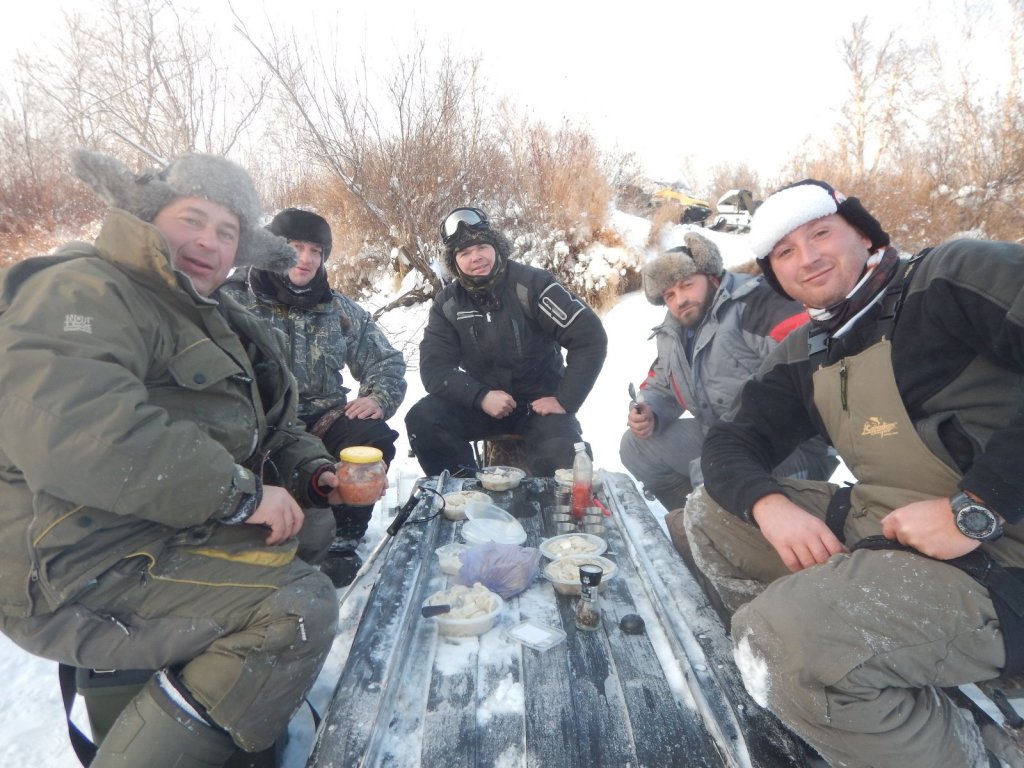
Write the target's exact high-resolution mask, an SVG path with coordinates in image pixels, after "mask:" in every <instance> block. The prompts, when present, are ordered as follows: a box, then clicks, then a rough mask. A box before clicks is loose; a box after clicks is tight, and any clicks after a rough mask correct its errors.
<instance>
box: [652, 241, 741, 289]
mask: <svg viewBox="0 0 1024 768" xmlns="http://www.w3.org/2000/svg"><path fill="white" fill-rule="evenodd" d="M683 242H684V243H685V245H677V246H675V247H672V248H669V249H668V250H664V251H662V252H661V253H659V254H658V255H657V256H655V257H654V258H652V259H650V260H649V261H648V262H647V263H646V264H644V268H643V280H644V295H646V296H647V300H648V301H649V302H651V304H654V305H655V306H662V305H664V303H665V300H664V299H662V298H661V296H662V294H663V293H665V291H667V290H668V289H669V288H671V287H672V286H673V285H675V284H676V283H677V282H678V281H680V280H685V279H686V278H688V277H690V276H691V275H695V274H697V273H698V272H701V273H703V274H705V275H710V276H711V277H720V276H721V274H722V273H723V272H724V271H725V268H724V267H723V266H722V254H721V253H720V252H719V250H718V246H717V245H715V244H714V243H713V242H712V241H711V240H709V239H708V238H706V237H704V235H702V234H700V233H698V232H693V231H689V232H687V233H686V234H685V235H683Z"/></svg>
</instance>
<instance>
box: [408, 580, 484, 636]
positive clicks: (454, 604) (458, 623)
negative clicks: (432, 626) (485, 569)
mask: <svg viewBox="0 0 1024 768" xmlns="http://www.w3.org/2000/svg"><path fill="white" fill-rule="evenodd" d="M433 605H450V606H451V610H450V611H448V612H447V613H441V614H438V615H436V616H434V619H436V621H437V629H438V631H439V632H440V633H441V634H442V635H454V636H463V637H465V636H470V635H482V634H483V633H484V632H486V631H487V630H489V629H490V628H491V627H493V626H494V622H495V620H496V619H497V618H498V614H499V613H501V606H502V605H504V601H503V600H502V599H501V597H500V596H498V595H496V594H494V593H493V592H491V591H490V590H489V589H487V588H486V587H485V586H483V585H482V584H474V585H473V586H472V587H464V586H462V585H461V584H457V585H456V586H454V587H451V588H450V589H446V590H444V591H443V592H435V593H434V594H432V595H431V596H430V597H428V598H427V599H426V600H424V601H423V606H424V607H427V606H433Z"/></svg>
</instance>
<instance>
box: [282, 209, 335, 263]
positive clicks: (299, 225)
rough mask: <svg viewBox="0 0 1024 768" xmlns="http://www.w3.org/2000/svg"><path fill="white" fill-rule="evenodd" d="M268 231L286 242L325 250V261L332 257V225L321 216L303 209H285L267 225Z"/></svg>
mask: <svg viewBox="0 0 1024 768" xmlns="http://www.w3.org/2000/svg"><path fill="white" fill-rule="evenodd" d="M267 229H268V230H269V231H271V232H273V233H274V234H275V235H277V236H279V237H283V238H284V239H285V240H295V241H297V242H300V243H315V244H316V245H319V246H320V248H321V249H322V250H323V257H324V258H323V260H324V262H326V261H327V257H328V256H330V255H331V245H332V243H333V241H332V239H331V225H330V224H328V223H327V220H326V219H325V218H324V217H323V216H320V215H319V214H316V213H313V212H312V211H304V210H302V209H301V208H285V209H284V210H283V211H281V212H280V213H278V214H277V215H276V216H275V217H274V218H273V219H272V220H271V222H270V223H269V224H268V225H267Z"/></svg>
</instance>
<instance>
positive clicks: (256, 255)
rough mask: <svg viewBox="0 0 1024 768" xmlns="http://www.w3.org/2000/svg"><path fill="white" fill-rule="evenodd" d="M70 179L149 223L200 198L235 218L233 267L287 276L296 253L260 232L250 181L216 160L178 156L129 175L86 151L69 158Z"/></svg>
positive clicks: (241, 172)
mask: <svg viewBox="0 0 1024 768" xmlns="http://www.w3.org/2000/svg"><path fill="white" fill-rule="evenodd" d="M71 160H72V164H73V166H74V171H75V175H76V176H78V178H80V179H81V180H82V181H84V182H85V183H86V184H88V185H89V186H90V187H92V189H93V190H94V191H95V192H96V193H97V194H98V195H99V196H100V197H102V198H103V199H104V200H105V201H106V202H107V203H108V204H110V205H112V206H114V207H115V208H122V209H124V210H126V211H128V213H131V214H133V215H135V216H137V217H139V218H140V219H142V220H143V221H146V222H150V223H152V221H153V219H155V218H156V215H157V214H158V213H160V211H161V209H163V208H164V207H165V206H167V205H168V204H169V203H171V202H172V201H174V200H176V199H178V198H180V197H201V198H204V199H206V200H210V201H212V202H214V203H219V204H220V205H223V206H224V207H225V208H227V209H228V210H230V211H231V212H233V213H234V214H235V215H236V216H238V222H239V230H240V231H239V238H238V253H237V254H236V255H235V266H236V267H245V266H253V267H256V268H257V269H268V270H271V271H274V272H287V271H288V270H289V269H291V268H292V267H294V266H295V264H296V263H297V261H298V259H297V258H296V255H295V249H294V248H292V247H291V246H290V245H288V242H287V241H286V240H285V239H284V238H281V237H278V236H277V235H274V234H271V233H270V232H268V231H267V230H266V229H264V228H263V227H261V226H259V219H260V214H261V212H262V209H261V208H260V204H259V199H258V197H257V195H256V187H255V186H254V185H253V183H252V178H250V176H249V174H248V173H246V171H245V170H244V169H242V167H241V166H238V165H236V164H235V163H233V162H231V161H230V160H228V159H226V158H223V157H219V156H217V155H200V154H192V155H182V156H181V157H177V158H175V159H174V160H172V161H171V162H170V163H169V164H168V165H167V166H166V167H165V168H162V169H160V170H151V171H147V172H145V173H142V174H138V175H137V174H134V173H132V172H131V171H129V170H128V168H127V166H125V165H124V164H123V163H122V162H121V161H120V160H118V159H116V158H113V157H110V156H108V155H104V154H101V153H99V152H91V151H89V150H86V149H79V150H76V151H75V152H73V153H72V155H71Z"/></svg>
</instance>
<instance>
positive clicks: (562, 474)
mask: <svg viewBox="0 0 1024 768" xmlns="http://www.w3.org/2000/svg"><path fill="white" fill-rule="evenodd" d="M555 482H556V483H558V484H559V485H560V486H562V487H563V488H572V469H556V470H555ZM602 485H604V481H603V480H602V479H601V478H600V477H599V476H598V475H597V474H595V475H594V480H593V482H592V483H591V487H592V488H593V489H594V490H595V491H596V490H598V489H600V488H601V486H602Z"/></svg>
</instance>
